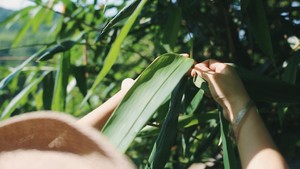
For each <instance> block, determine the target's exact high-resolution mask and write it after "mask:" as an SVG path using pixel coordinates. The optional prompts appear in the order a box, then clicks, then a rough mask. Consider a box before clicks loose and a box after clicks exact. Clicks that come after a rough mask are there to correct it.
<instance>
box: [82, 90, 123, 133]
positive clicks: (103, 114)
mask: <svg viewBox="0 0 300 169" xmlns="http://www.w3.org/2000/svg"><path fill="white" fill-rule="evenodd" d="M126 93H127V90H120V91H119V92H118V93H116V94H115V95H114V96H112V97H111V98H110V99H108V100H107V101H106V102H104V103H103V104H102V105H100V106H99V107H98V108H96V109H95V110H93V111H92V112H90V113H88V114H87V115H85V116H84V117H82V118H81V119H80V120H78V123H81V124H85V125H89V126H92V127H94V128H96V129H98V130H101V129H102V128H103V126H104V125H105V123H106V121H107V120H108V119H109V117H110V116H111V114H112V112H113V111H114V109H115V108H116V107H117V106H118V104H119V103H120V102H121V101H122V99H123V97H124V96H125V94H126Z"/></svg>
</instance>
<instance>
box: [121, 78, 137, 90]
mask: <svg viewBox="0 0 300 169" xmlns="http://www.w3.org/2000/svg"><path fill="white" fill-rule="evenodd" d="M134 82H135V80H133V79H131V78H126V79H124V80H123V81H122V84H121V89H129V88H130V87H131V86H132V85H133V84H134Z"/></svg>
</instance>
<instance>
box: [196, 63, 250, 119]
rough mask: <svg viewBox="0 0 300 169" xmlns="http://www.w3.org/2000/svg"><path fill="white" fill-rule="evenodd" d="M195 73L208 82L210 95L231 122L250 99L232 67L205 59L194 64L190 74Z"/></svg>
mask: <svg viewBox="0 0 300 169" xmlns="http://www.w3.org/2000/svg"><path fill="white" fill-rule="evenodd" d="M196 74H198V75H200V76H201V77H202V78H204V79H205V80H206V81H207V82H208V84H209V89H210V92H211V95H212V97H213V98H214V100H215V101H216V102H218V103H219V104H220V105H221V106H222V108H223V112H224V116H225V118H226V119H227V120H229V121H230V122H233V120H234V119H235V117H236V114H237V113H238V112H239V111H240V110H241V109H242V108H243V107H244V106H245V105H246V104H247V102H248V101H249V99H250V98H249V96H248V94H247V92H246V90H245V88H244V85H243V83H242V81H241V79H240V78H239V76H238V75H237V73H236V72H235V70H234V69H233V67H231V66H229V65H228V64H225V63H221V62H218V61H216V60H206V61H204V62H201V63H198V64H196V65H195V66H194V68H193V69H192V72H191V75H192V76H195V75H196Z"/></svg>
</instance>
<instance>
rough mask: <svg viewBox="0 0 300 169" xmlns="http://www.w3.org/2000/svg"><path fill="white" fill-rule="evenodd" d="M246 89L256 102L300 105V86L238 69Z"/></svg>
mask: <svg viewBox="0 0 300 169" xmlns="http://www.w3.org/2000/svg"><path fill="white" fill-rule="evenodd" d="M236 70H237V72H238V74H239V75H240V77H241V79H242V80H243V82H244V84H245V87H246V89H247V91H248V93H249V95H250V96H251V98H252V99H254V100H259V101H269V102H281V103H299V102H300V97H299V93H300V86H296V85H292V84H289V83H287V82H284V81H280V80H277V79H273V78H271V77H268V76H264V75H260V74H257V73H254V72H252V71H249V70H246V69H244V68H241V67H236Z"/></svg>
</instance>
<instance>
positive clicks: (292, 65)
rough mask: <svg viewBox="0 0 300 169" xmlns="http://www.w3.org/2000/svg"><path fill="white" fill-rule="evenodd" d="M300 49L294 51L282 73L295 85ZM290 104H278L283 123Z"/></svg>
mask: <svg viewBox="0 0 300 169" xmlns="http://www.w3.org/2000/svg"><path fill="white" fill-rule="evenodd" d="M299 55H300V51H299V50H298V51H296V52H294V53H293V55H292V57H291V58H290V59H289V60H288V62H287V63H288V65H287V67H286V68H285V71H284V73H283V75H282V80H283V81H285V82H287V83H289V84H292V85H295V84H296V80H297V73H298V67H299V63H300V57H299ZM288 107H289V104H284V103H280V104H278V105H277V114H278V118H279V122H280V124H281V125H282V124H283V120H284V117H285V114H286V112H287V111H288Z"/></svg>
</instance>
